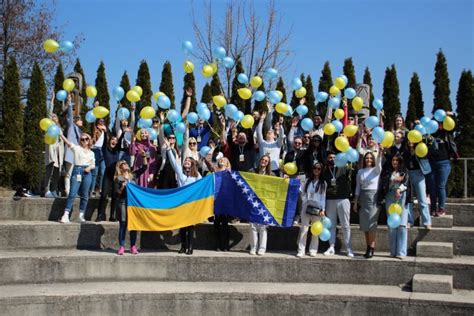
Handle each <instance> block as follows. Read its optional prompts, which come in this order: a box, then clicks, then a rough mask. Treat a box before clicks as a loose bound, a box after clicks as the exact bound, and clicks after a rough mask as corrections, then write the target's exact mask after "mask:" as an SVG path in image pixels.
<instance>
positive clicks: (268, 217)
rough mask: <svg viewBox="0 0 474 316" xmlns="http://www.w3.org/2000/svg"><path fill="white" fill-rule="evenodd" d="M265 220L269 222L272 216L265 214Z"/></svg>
mask: <svg viewBox="0 0 474 316" xmlns="http://www.w3.org/2000/svg"><path fill="white" fill-rule="evenodd" d="M263 221H264V222H266V223H268V222H269V221H270V216H268V215H265V216H264V217H263Z"/></svg>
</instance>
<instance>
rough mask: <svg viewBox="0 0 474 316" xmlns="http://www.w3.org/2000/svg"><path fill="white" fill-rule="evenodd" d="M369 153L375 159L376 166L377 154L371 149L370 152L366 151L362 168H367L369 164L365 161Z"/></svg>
mask: <svg viewBox="0 0 474 316" xmlns="http://www.w3.org/2000/svg"><path fill="white" fill-rule="evenodd" d="M368 155H371V156H372V159H373V160H374V166H375V155H374V153H373V152H371V151H369V152H367V153H365V155H364V159H363V160H362V168H367V164H366V163H365V158H366V157H367V156H368Z"/></svg>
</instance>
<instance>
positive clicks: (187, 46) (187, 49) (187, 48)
mask: <svg viewBox="0 0 474 316" xmlns="http://www.w3.org/2000/svg"><path fill="white" fill-rule="evenodd" d="M181 48H182V49H183V52H184V53H185V54H189V53H191V52H192V51H193V43H191V42H190V41H184V42H183V44H182V45H181Z"/></svg>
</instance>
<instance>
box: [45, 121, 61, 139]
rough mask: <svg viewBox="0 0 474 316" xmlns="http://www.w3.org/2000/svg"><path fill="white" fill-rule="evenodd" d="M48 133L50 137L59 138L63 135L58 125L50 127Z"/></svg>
mask: <svg viewBox="0 0 474 316" xmlns="http://www.w3.org/2000/svg"><path fill="white" fill-rule="evenodd" d="M46 133H47V134H48V136H51V137H58V136H59V134H61V129H60V128H59V126H57V125H56V124H52V125H51V126H50V127H48V130H47V132H46Z"/></svg>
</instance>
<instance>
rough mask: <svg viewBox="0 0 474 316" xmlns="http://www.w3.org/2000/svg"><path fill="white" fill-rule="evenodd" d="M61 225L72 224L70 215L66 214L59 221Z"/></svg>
mask: <svg viewBox="0 0 474 316" xmlns="http://www.w3.org/2000/svg"><path fill="white" fill-rule="evenodd" d="M59 222H60V223H63V224H67V223H70V221H69V213H64V215H63V216H62V217H61V219H60V220H59Z"/></svg>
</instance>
